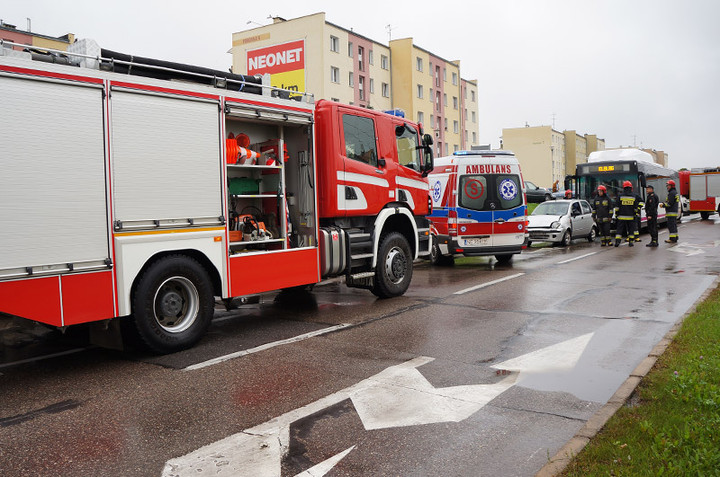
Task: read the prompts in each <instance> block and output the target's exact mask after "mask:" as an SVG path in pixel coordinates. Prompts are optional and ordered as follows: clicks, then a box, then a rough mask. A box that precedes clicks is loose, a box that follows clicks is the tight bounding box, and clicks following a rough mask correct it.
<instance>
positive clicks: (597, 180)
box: [577, 172, 640, 200]
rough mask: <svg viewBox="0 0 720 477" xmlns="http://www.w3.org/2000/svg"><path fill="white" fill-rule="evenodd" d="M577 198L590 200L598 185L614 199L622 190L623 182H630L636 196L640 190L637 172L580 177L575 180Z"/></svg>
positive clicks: (595, 193)
mask: <svg viewBox="0 0 720 477" xmlns="http://www.w3.org/2000/svg"><path fill="white" fill-rule="evenodd" d="M577 181H578V192H579V198H581V199H585V200H591V199H592V198H593V197H595V195H597V188H598V186H599V185H604V186H605V187H606V188H607V195H608V196H609V197H610V198H612V199H614V198H615V197H617V196H618V194H619V193H621V192H622V190H623V182H625V181H630V183H631V184H632V186H633V191H634V192H635V193H636V194H637V193H638V191H639V190H640V189H639V187H640V185H639V182H638V173H637V172H621V173H617V174H606V173H603V174H592V175H581V176H579V177H578V178H577Z"/></svg>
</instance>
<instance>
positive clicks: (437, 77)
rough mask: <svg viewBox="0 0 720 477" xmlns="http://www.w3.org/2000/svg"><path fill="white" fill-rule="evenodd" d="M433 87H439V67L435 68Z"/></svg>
mask: <svg viewBox="0 0 720 477" xmlns="http://www.w3.org/2000/svg"><path fill="white" fill-rule="evenodd" d="M435 86H440V66H439V65H438V66H435Z"/></svg>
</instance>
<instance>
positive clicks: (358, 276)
mask: <svg viewBox="0 0 720 477" xmlns="http://www.w3.org/2000/svg"><path fill="white" fill-rule="evenodd" d="M374 276H375V272H362V273H353V274H352V275H350V278H352V279H353V280H359V279H361V278H370V277H374Z"/></svg>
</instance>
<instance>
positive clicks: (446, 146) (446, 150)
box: [445, 143, 448, 156]
mask: <svg viewBox="0 0 720 477" xmlns="http://www.w3.org/2000/svg"><path fill="white" fill-rule="evenodd" d="M445 155H446V156H447V155H448V145H447V143H445Z"/></svg>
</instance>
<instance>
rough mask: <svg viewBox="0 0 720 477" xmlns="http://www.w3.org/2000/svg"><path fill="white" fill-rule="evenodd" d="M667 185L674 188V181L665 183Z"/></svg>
mask: <svg viewBox="0 0 720 477" xmlns="http://www.w3.org/2000/svg"><path fill="white" fill-rule="evenodd" d="M667 185H669V186H673V187H675V181H674V180H672V179H670V180H669V181H667Z"/></svg>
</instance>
